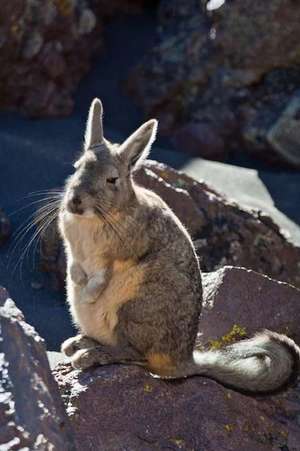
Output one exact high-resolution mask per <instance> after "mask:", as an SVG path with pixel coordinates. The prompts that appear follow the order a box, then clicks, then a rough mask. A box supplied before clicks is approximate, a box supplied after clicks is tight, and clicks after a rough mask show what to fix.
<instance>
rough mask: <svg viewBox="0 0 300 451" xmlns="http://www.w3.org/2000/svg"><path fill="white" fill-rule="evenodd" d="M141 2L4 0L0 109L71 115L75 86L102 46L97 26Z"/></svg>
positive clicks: (0, 38)
mask: <svg viewBox="0 0 300 451" xmlns="http://www.w3.org/2000/svg"><path fill="white" fill-rule="evenodd" d="M143 4H144V1H143V0H139V1H138V0H135V1H132V2H130V1H129V0H128V1H121V0H112V1H110V2H104V1H103V0H102V1H101V0H87V1H84V2H81V1H73V0H45V1H43V2H40V1H38V0H10V1H9V2H3V4H1V24H0V65H1V73H0V108H1V109H7V110H17V111H21V112H22V113H24V114H26V115H29V116H33V117H35V116H38V117H39V116H61V115H68V114H70V113H71V111H72V108H73V105H74V99H73V94H74V91H75V88H76V87H77V85H78V82H79V81H80V79H81V78H82V77H83V75H84V74H85V73H86V72H87V71H88V70H89V68H90V60H91V57H92V55H93V54H94V53H95V51H96V50H99V49H101V48H102V47H103V36H102V32H103V23H104V22H105V21H106V20H107V19H109V18H110V17H111V16H112V15H114V14H117V13H132V12H137V11H139V10H141V8H142V6H143Z"/></svg>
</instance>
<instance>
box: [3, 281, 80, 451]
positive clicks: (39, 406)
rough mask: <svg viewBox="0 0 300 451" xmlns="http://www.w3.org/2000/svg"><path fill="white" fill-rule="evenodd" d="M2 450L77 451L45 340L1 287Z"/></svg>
mask: <svg viewBox="0 0 300 451" xmlns="http://www.w3.org/2000/svg"><path fill="white" fill-rule="evenodd" d="M0 331H1V337H0V342H1V354H0V355H1V357H0V393H1V394H0V449H1V450H3V451H4V450H5V451H6V450H7V451H10V450H11V451H13V450H15V451H17V450H21V449H22V450H25V449H26V450H37V451H50V450H53V451H62V450H64V451H76V449H77V448H76V446H75V442H74V437H73V432H72V429H71V425H70V423H69V420H68V417H67V416H66V413H65V410H64V406H63V403H62V400H61V398H60V395H59V391H58V388H57V385H56V383H55V381H54V379H53V376H52V374H51V372H50V368H49V363H48V359H47V355H46V350H45V346H44V341H43V340H42V338H41V337H40V336H39V335H38V334H37V333H36V331H35V330H34V329H33V327H31V326H30V325H29V324H27V323H26V322H25V319H24V316H23V314H22V313H21V311H20V310H19V309H18V308H17V307H16V305H15V304H14V302H13V301H12V300H11V299H10V298H9V296H8V293H7V292H6V290H4V289H3V288H0Z"/></svg>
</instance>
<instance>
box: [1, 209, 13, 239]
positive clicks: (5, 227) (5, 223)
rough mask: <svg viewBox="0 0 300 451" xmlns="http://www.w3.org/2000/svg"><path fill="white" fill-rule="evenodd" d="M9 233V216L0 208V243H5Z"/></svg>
mask: <svg viewBox="0 0 300 451" xmlns="http://www.w3.org/2000/svg"><path fill="white" fill-rule="evenodd" d="M10 235H11V224H10V220H9V218H8V217H7V216H6V214H5V213H4V211H3V210H2V209H1V208H0V245H2V244H3V243H5V242H6V241H7V240H8V238H9V237H10Z"/></svg>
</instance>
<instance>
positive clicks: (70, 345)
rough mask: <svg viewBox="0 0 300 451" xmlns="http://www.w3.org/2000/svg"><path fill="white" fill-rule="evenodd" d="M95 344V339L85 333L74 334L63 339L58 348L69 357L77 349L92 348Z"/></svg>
mask: <svg viewBox="0 0 300 451" xmlns="http://www.w3.org/2000/svg"><path fill="white" fill-rule="evenodd" d="M97 345H98V343H97V341H95V340H93V339H92V338H89V337H87V336H85V335H76V336H75V337H70V338H68V339H67V340H65V341H64V342H63V343H62V345H61V348H60V349H61V352H63V353H64V354H65V355H66V356H67V357H71V356H72V355H73V354H75V352H77V351H78V350H79V349H87V348H93V347H95V346H97Z"/></svg>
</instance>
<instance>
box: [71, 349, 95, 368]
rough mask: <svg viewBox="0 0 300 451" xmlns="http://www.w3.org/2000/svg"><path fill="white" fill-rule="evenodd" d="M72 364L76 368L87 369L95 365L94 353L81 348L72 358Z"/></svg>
mask: <svg viewBox="0 0 300 451" xmlns="http://www.w3.org/2000/svg"><path fill="white" fill-rule="evenodd" d="M71 365H72V367H73V368H74V369H76V370H85V369H87V368H90V367H91V366H94V365H95V359H94V356H93V353H91V351H90V350H88V349H80V350H79V351H77V352H75V354H73V356H72V358H71Z"/></svg>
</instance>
